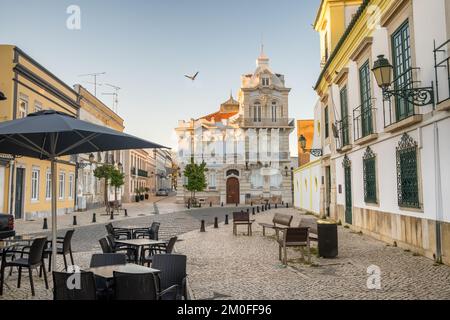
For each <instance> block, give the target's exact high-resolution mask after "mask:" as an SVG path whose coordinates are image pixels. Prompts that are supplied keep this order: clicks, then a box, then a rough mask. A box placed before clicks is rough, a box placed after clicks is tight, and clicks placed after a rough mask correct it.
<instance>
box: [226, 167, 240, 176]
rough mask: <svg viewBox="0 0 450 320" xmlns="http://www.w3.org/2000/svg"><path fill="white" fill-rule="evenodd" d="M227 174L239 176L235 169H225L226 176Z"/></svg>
mask: <svg viewBox="0 0 450 320" xmlns="http://www.w3.org/2000/svg"><path fill="white" fill-rule="evenodd" d="M229 176H236V177H239V171H238V170H236V169H231V170H228V171H227V177H229Z"/></svg>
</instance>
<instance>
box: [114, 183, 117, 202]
mask: <svg viewBox="0 0 450 320" xmlns="http://www.w3.org/2000/svg"><path fill="white" fill-rule="evenodd" d="M114 200H115V201H116V202H117V187H114Z"/></svg>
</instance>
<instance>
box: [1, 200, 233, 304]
mask: <svg viewBox="0 0 450 320" xmlns="http://www.w3.org/2000/svg"><path fill="white" fill-rule="evenodd" d="M232 211H233V209H232V208H226V207H225V208H212V209H211V208H205V209H197V210H186V211H182V212H176V213H167V214H159V215H156V214H151V213H147V214H146V215H145V216H143V217H131V218H129V219H126V220H121V221H116V220H114V221H113V225H114V226H117V227H120V226H127V225H132V226H135V225H138V226H140V225H142V226H149V225H150V224H151V223H152V222H153V221H158V222H160V223H161V227H160V232H159V233H160V238H161V239H163V240H167V239H168V238H170V237H171V236H174V235H181V234H184V233H186V232H189V231H192V230H199V229H200V221H201V220H205V222H206V225H207V226H208V225H212V224H213V223H214V218H215V217H218V219H219V221H220V222H223V220H224V217H225V214H229V213H230V212H232ZM107 222H109V220H108V221H107ZM64 232H65V231H64V230H63V229H62V230H60V231H59V232H58V233H59V235H61V236H62V235H63V234H64ZM38 234H42V235H45V236H50V232H44V233H42V232H41V233H38ZM105 235H106V229H105V222H102V223H97V224H93V225H92V224H91V225H88V226H79V227H77V228H76V231H75V233H74V236H73V240H72V245H73V251H74V260H75V264H76V265H78V266H80V267H81V268H88V267H89V261H90V257H91V256H92V254H93V253H99V252H101V249H100V246H99V244H98V240H99V239H100V238H102V237H104V236H105ZM57 264H58V267H57V269H58V270H62V269H63V263H62V258H61V257H58V260H57ZM35 275H36V276H35V277H34V281H35V287H36V297H32V296H31V292H30V285H29V281H28V274H27V273H22V285H21V288H20V289H17V288H16V283H17V271H15V272H13V274H12V276H11V277H8V278H7V280H6V285H7V286H5V290H4V295H3V296H0V300H2V299H4V300H28V299H37V300H40V299H51V298H52V294H51V290H46V289H45V286H44V282H43V280H42V279H39V278H38V277H37V273H36V274H35ZM50 278H51V275H50V274H49V279H50ZM50 288H52V283H51V280H50Z"/></svg>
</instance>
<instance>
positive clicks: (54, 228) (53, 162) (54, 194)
mask: <svg viewBox="0 0 450 320" xmlns="http://www.w3.org/2000/svg"><path fill="white" fill-rule="evenodd" d="M51 175H52V270H53V271H56V237H57V235H56V234H57V224H56V216H57V214H56V210H57V208H56V206H57V202H56V201H57V200H56V197H57V192H56V191H57V187H56V186H57V183H56V182H57V177H58V175H57V170H56V159H55V158H51Z"/></svg>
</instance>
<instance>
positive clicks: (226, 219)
mask: <svg viewBox="0 0 450 320" xmlns="http://www.w3.org/2000/svg"><path fill="white" fill-rule="evenodd" d="M225 224H228V215H227V214H226V215H225Z"/></svg>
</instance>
